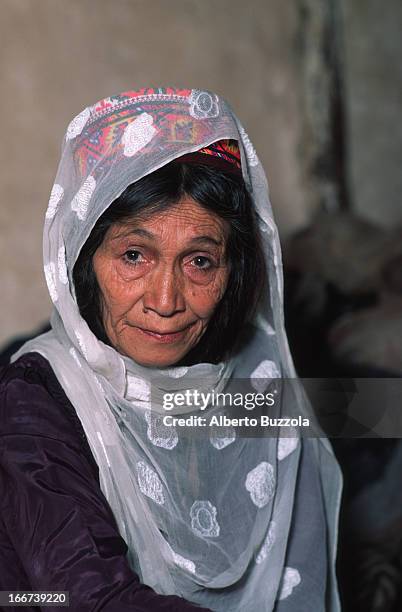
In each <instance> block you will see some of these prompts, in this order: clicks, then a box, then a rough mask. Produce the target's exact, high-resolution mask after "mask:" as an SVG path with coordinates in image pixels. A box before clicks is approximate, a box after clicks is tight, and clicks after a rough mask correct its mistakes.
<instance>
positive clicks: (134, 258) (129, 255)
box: [124, 250, 142, 264]
mask: <svg viewBox="0 0 402 612" xmlns="http://www.w3.org/2000/svg"><path fill="white" fill-rule="evenodd" d="M141 258H142V255H141V253H140V252H139V251H134V250H131V251H126V252H125V253H124V259H125V260H126V261H128V262H129V263H131V264H137V263H140V261H141Z"/></svg>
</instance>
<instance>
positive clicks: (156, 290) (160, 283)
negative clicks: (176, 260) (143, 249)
mask: <svg viewBox="0 0 402 612" xmlns="http://www.w3.org/2000/svg"><path fill="white" fill-rule="evenodd" d="M143 306H144V311H147V310H151V311H153V312H156V313H157V314H158V315H159V316H161V317H171V316H172V315H174V314H175V313H177V312H183V311H184V310H185V300H184V296H183V292H182V286H181V282H180V279H179V278H178V276H177V274H176V273H175V271H174V270H172V269H171V267H170V266H158V269H156V270H154V272H153V274H152V275H150V278H149V285H148V287H147V290H146V291H145V292H144V296H143Z"/></svg>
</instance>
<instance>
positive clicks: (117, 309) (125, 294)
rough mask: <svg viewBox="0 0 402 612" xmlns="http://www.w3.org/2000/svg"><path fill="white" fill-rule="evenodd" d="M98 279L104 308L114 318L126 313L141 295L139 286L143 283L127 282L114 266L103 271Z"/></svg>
mask: <svg viewBox="0 0 402 612" xmlns="http://www.w3.org/2000/svg"><path fill="white" fill-rule="evenodd" d="M97 278H98V284H99V287H100V290H101V293H102V297H103V302H104V307H105V308H106V310H107V311H108V313H109V314H110V315H112V317H113V316H116V315H118V314H119V313H124V312H125V311H126V310H127V309H128V308H130V306H131V305H132V304H133V302H134V301H136V296H138V295H140V293H141V289H140V287H139V286H138V285H140V284H141V283H138V282H136V283H134V282H127V281H125V280H124V279H122V278H121V276H120V275H119V274H118V273H117V271H116V270H115V268H114V267H113V266H112V265H111V266H109V267H108V268H107V269H103V270H102V273H101V274H99V275H97Z"/></svg>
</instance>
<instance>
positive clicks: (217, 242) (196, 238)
mask: <svg viewBox="0 0 402 612" xmlns="http://www.w3.org/2000/svg"><path fill="white" fill-rule="evenodd" d="M132 234H135V235H136V236H142V237H143V238H149V239H150V240H157V239H158V238H159V236H156V235H155V234H153V233H152V232H150V231H148V230H146V229H141V228H133V229H130V230H129V231H128V232H125V233H124V234H119V235H118V236H115V238H114V239H113V240H119V239H121V238H126V237H127V236H131V235H132ZM190 242H192V243H196V244H201V243H203V244H205V243H206V242H207V243H209V244H213V245H214V246H221V245H222V244H223V241H222V240H219V239H217V238H213V237H212V236H208V235H207V234H205V235H202V236H194V238H191V240H190Z"/></svg>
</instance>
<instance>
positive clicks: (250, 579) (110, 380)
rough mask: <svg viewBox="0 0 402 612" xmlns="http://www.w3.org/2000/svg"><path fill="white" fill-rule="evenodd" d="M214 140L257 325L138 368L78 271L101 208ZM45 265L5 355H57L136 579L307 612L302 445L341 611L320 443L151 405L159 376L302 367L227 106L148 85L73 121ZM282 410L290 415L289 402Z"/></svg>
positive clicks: (299, 408) (183, 378)
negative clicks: (241, 191)
mask: <svg viewBox="0 0 402 612" xmlns="http://www.w3.org/2000/svg"><path fill="white" fill-rule="evenodd" d="M221 139H235V140H237V141H238V142H239V146H240V150H241V164H242V171H243V177H244V180H245V182H246V185H247V186H248V189H249V191H250V194H251V197H252V200H253V204H254V206H255V209H256V211H257V216H258V221H259V230H260V232H261V236H262V242H263V248H264V254H265V259H266V267H267V272H268V285H269V293H268V294H267V295H265V296H264V298H263V299H262V300H261V301H260V304H259V309H258V313H257V315H256V317H255V321H254V325H255V327H254V328H251V329H254V330H255V331H254V332H252V333H251V332H250V337H249V340H248V342H247V343H246V344H245V346H244V347H243V348H242V349H241V352H239V353H238V354H236V355H234V356H233V358H232V359H230V360H228V361H226V362H222V363H219V364H210V363H200V364H196V365H193V366H189V367H188V368H183V367H181V368H179V367H171V368H168V369H160V370H157V369H154V368H145V367H141V366H139V365H138V364H136V363H134V362H133V361H132V360H130V359H128V358H126V357H124V358H123V357H122V355H120V354H119V353H118V352H117V351H116V350H114V349H113V348H112V347H110V346H107V345H105V344H104V343H102V342H101V341H99V340H98V339H97V338H96V337H95V336H94V334H93V333H92V332H91V331H90V329H89V327H88V325H87V323H86V322H85V321H84V320H83V318H82V317H81V315H80V313H79V310H78V306H77V303H76V299H75V292H74V287H73V283H72V271H73V267H74V264H75V262H76V260H77V257H78V254H79V252H80V249H81V248H82V246H83V244H84V243H85V241H86V239H87V238H88V236H89V234H90V232H91V230H92V228H93V227H94V225H95V223H96V221H97V220H98V219H99V217H100V215H102V213H103V212H104V211H105V210H106V209H107V208H108V207H109V205H110V204H111V203H112V202H113V201H114V200H115V199H116V198H117V197H118V196H119V195H120V194H121V193H122V192H123V191H124V190H125V188H126V187H127V186H128V185H129V184H131V183H133V182H135V181H137V180H139V179H140V178H142V177H143V176H145V175H146V174H149V173H151V172H153V171H154V170H156V169H158V168H160V167H161V166H163V165H165V164H167V163H169V162H170V161H172V160H173V159H175V158H177V157H180V156H182V155H184V154H186V153H191V152H194V151H197V150H199V149H200V148H202V147H205V146H207V145H209V144H211V143H213V142H216V141H218V140H221ZM44 269H45V274H46V280H47V284H48V288H49V293H50V296H51V298H52V301H53V303H54V311H53V315H52V320H51V323H52V331H51V332H49V333H47V334H45V335H43V336H40V337H38V338H36V339H34V340H33V341H31V342H29V343H27V344H26V345H25V346H24V347H23V348H22V349H21V350H20V351H19V352H18V354H17V355H16V356H15V357H14V358H17V357H18V356H19V355H21V354H22V353H26V352H29V351H37V352H39V353H41V354H42V355H43V356H44V357H46V358H47V359H48V361H49V362H50V364H51V366H52V368H53V369H54V371H55V373H56V376H57V378H58V380H59V381H60V383H61V385H62V387H63V388H64V390H65V392H66V394H67V396H68V397H69V399H70V400H71V402H72V404H73V405H74V407H75V409H76V411H77V414H78V416H79V418H80V420H81V422H82V425H83V427H84V430H85V433H86V436H87V439H88V442H89V444H90V447H91V450H92V452H93V455H94V457H95V460H96V462H97V464H98V466H99V472H100V483H101V488H102V491H103V492H104V494H105V496H106V498H107V500H108V502H109V504H110V506H111V508H112V510H113V513H114V516H115V517H116V521H117V524H118V527H119V530H120V533H121V535H122V536H123V537H124V539H125V541H126V542H127V545H128V547H129V561H130V564H131V566H132V567H133V569H134V570H135V571H136V572H137V573H138V574H139V575H140V578H141V580H142V581H143V582H145V583H146V584H148V585H150V586H151V587H153V588H154V589H155V590H156V591H157V592H159V593H161V594H178V595H181V596H183V597H185V598H187V599H189V600H191V601H194V602H198V603H200V604H202V605H204V606H208V607H209V608H211V609H212V610H215V611H217V612H218V611H219V612H227V611H228V610H230V611H231V612H247V611H251V610H252V611H253V612H255V611H256V610H258V612H265V611H266V612H268V611H271V610H273V609H274V608H275V610H277V609H278V610H282V609H283V610H285V609H286V610H292V611H293V610H294V611H296V610H297V611H298V612H300V611H301V610H304V609H305V610H307V609H309V610H310V608H309V607H308V606H306V607H305V608H304V607H301V604H300V601H302V599H303V598H302V599H300V597H298V596H297V593H298V592H299V593H302V592H303V585H304V588H306V587H308V590H310V594H311V596H312V597H313V590H314V588H315V587H311V585H310V584H309V582H308V580H307V578H306V579H305V578H304V576H303V569H302V568H301V567H296V566H295V567H292V566H291V565H290V564H289V563H290V561H289V546H290V544H289V542H290V533H291V531H292V526H293V532H294V531H295V527H294V521H295V517H294V514H295V506H296V496H297V495H301V496H303V492H302V491H299V489H298V488H297V479H298V474H300V469H301V468H300V465H301V462H302V459H301V457H302V454H303V453H302V449H303V448H305V447H306V446H308V452H307V451H306V452H305V453H304V455H303V456H304V461H305V462H306V466H307V467H306V468H305V469H309V468H308V465H312V464H314V470H316V471H315V472H314V470H313V471H312V472H311V474H316V475H317V478H318V480H319V482H320V485H319V486H320V490H322V515H323V516H324V522H325V531H326V533H327V535H326V538H327V540H326V542H314V546H315V547H319V546H321V548H323V547H326V548H325V557H326V559H327V560H328V565H327V566H326V565H325V564H324V569H323V570H320V571H323V572H324V574H325V575H324V576H323V582H324V587H323V588H324V592H325V590H326V604H324V602H323V603H322V610H324V609H325V610H326V611H327V612H328V611H330V612H334V611H337V610H339V603H338V597H337V590H336V580H335V577H334V557H335V547H336V525H337V514H338V508H339V495H340V476H339V470H338V467H337V465H336V462H335V460H334V458H333V455H332V452H331V449H330V447H329V445H328V443H327V442H326V440H322V439H315V440H303V441H302V440H300V439H297V438H296V439H295V438H293V439H291V441H290V443H289V440H288V441H286V439H280V440H279V441H278V438H259V439H257V438H254V439H247V438H240V437H236V435H235V432H233V431H228V433H227V437H226V438H222V437H219V435H218V436H217V435H216V432H214V431H211V435H210V438H209V439H208V438H205V437H203V438H200V437H196V436H193V437H188V436H187V437H186V436H182V434H181V432H180V431H178V429H175V428H172V427H166V426H163V425H162V422H161V419H162V414H161V407H160V405H159V404H158V402H156V403H154V404H152V401H151V399H152V398H151V395H150V390H151V382H152V381H151V376H152V378H153V379H155V380H156V378H155V376H156V375H158V376H157V380H158V381H159V382H158V383H155V384H156V385H157V386H158V389H156V391H157V392H158V391H159V392H161V391H163V389H164V388H165V386H164V385H165V383H164V381H166V385H167V387H168V388H169V389H170V390H172V389H173V390H181V389H186V388H188V386H189V385H190V384H191V382H194V380H197V381H200V386H201V387H202V386H204V387H206V388H208V389H209V390H210V391H211V390H216V391H219V390H222V389H223V388H225V390H226V391H228V390H230V388H231V387H230V385H231V382H230V381H231V380H232V379H233V378H234V377H236V378H251V379H252V380H254V381H255V380H257V381H258V379H270V378H273V377H278V376H282V377H290V378H292V377H295V376H296V374H295V370H294V367H293V363H292V359H291V356H290V352H289V348H288V343H287V338H286V334H285V330H284V321H283V278H282V264H281V252H280V244H279V238H278V232H277V228H276V225H275V223H274V220H273V216H272V210H271V205H270V202H269V196H268V186H267V181H266V177H265V174H264V171H263V169H262V167H261V164H260V162H259V160H258V157H257V155H256V152H255V150H254V148H253V146H252V144H251V142H250V140H249V138H248V136H247V134H246V132H245V131H244V129H243V127H242V126H241V124H240V122H239V121H238V119H237V118H236V117H235V116H234V114H233V112H232V111H231V109H230V107H229V106H228V104H227V103H226V102H225V101H224V100H222V99H221V98H219V97H218V96H217V95H215V94H213V93H210V92H206V91H198V90H178V89H147V90H141V91H137V92H134V91H130V92H127V93H124V94H120V95H117V96H114V97H110V98H107V99H105V100H102V101H100V102H99V103H97V104H95V105H94V106H91V107H89V108H86V109H85V110H83V111H82V112H81V113H80V114H79V115H78V116H77V117H75V119H73V121H72V122H71V123H70V125H69V126H68V129H67V133H66V136H65V139H64V146H63V151H62V157H61V161H60V165H59V168H58V172H57V176H56V181H55V184H54V186H53V189H52V193H51V197H50V201H49V206H48V209H47V212H46V220H45V228H44ZM152 384H153V383H152ZM256 388H258V385H257V386H256ZM184 410H185V409H183V411H184ZM208 410H209V411H210V412H209V414H211V411H213V410H215V408H209V409H208ZM276 410H277V412H278V413H281V414H283V411H284V409H283V407H282V406H279V407H277V408H276ZM303 410H304V397H303V396H302V395H300V393H299V391H295V392H294V396H293V397H292V398H291V401H290V402H289V401H287V404H286V412H287V416H291V415H290V414H289V411H294V413H295V414H302V413H303ZM176 413H177V410H176ZM306 473H307V472H306ZM311 478H313V476H311ZM310 501H311V500H310ZM300 503H301V504H303V497H301V501H300ZM318 506H319V504H318V503H317V507H318ZM300 522H301V519H300V520H299V523H300ZM305 528H306V525H303V524H299V526H298V528H297V529H299V530H300V533H302V531H303V529H305ZM296 531H297V530H296ZM293 532H292V533H293ZM296 535H297V533H296ZM296 535H294V534H293V536H292V538H293V541H294V542H296V544H293V546H296V548H297V537H296ZM304 537H305V534H304ZM314 537H315V536H314V534H312V535H311V538H314ZM296 557H297V555H296ZM301 565H302V564H301ZM321 578H322V576H320V577H319V578H318V579H317V580H321ZM303 597H305V595H303ZM320 597H321V595H320ZM313 600H314V598H313V599H312V601H313ZM318 600H319V596H318V595H317V601H318ZM304 601H306V600H304ZM320 601H321V600H320ZM292 602H293V603H292ZM285 604H286V606H287V607H284V606H285ZM280 606H282V607H280ZM319 610H321V607H316V608H314V612H319Z"/></svg>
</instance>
